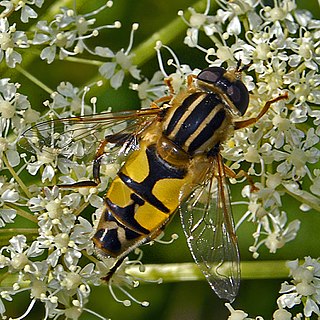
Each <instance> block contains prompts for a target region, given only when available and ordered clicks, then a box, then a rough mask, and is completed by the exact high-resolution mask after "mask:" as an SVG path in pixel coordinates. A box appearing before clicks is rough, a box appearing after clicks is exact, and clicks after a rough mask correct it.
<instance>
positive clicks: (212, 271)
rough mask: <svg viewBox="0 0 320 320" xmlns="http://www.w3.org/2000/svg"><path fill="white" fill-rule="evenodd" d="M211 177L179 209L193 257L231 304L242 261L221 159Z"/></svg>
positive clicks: (216, 163)
mask: <svg viewBox="0 0 320 320" xmlns="http://www.w3.org/2000/svg"><path fill="white" fill-rule="evenodd" d="M211 174H212V176H211V178H210V179H208V181H207V182H206V183H204V185H201V186H199V187H197V188H196V189H195V190H194V191H193V193H192V194H191V196H190V197H189V199H188V200H187V201H186V202H185V203H183V204H182V205H181V207H180V216H181V220H182V225H183V229H184V232H185V235H186V237H187V243H188V246H189V249H190V251H191V254H192V256H193V258H194V260H195V262H196V263H197V265H198V266H199V268H200V269H201V271H202V272H203V274H204V275H205V277H206V279H207V281H208V282H209V284H210V286H211V288H212V289H213V290H214V291H215V292H216V294H217V295H218V296H219V297H220V298H222V299H226V300H228V301H230V302H232V301H233V300H234V299H235V297H236V295H237V293H238V289H239V284H240V258H239V250H238V245H237V238H236V235H235V231H234V223H233V218H232V212H231V205H230V200H229V192H228V186H227V184H226V183H225V174H224V167H223V163H222V159H221V156H220V155H218V156H217V157H216V158H215V161H214V162H213V172H212V173H211Z"/></svg>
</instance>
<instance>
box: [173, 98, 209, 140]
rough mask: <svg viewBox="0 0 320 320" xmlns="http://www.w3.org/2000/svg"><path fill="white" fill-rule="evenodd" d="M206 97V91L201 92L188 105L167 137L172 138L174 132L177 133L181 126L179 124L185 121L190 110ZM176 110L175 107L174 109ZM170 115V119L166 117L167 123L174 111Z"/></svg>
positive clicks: (174, 134)
mask: <svg viewBox="0 0 320 320" xmlns="http://www.w3.org/2000/svg"><path fill="white" fill-rule="evenodd" d="M205 97H206V93H203V94H201V95H200V96H199V97H198V98H197V99H196V100H195V101H194V102H193V103H192V104H191V105H190V106H188V108H187V110H186V112H185V113H184V114H183V115H182V117H181V118H180V119H179V121H178V123H177V124H176V125H175V127H174V129H173V130H172V131H171V133H170V134H169V138H174V137H175V136H176V134H177V133H178V131H179V129H180V128H181V125H182V124H183V123H184V122H185V120H186V119H187V117H188V116H189V115H190V114H191V113H192V111H193V110H194V109H195V108H196V107H197V105H198V104H199V103H200V102H201V101H202V100H203V99H204V98H205ZM175 110H177V109H175ZM175 110H173V112H172V113H171V115H170V119H168V122H167V123H169V122H170V121H171V119H172V116H173V115H174V111H175Z"/></svg>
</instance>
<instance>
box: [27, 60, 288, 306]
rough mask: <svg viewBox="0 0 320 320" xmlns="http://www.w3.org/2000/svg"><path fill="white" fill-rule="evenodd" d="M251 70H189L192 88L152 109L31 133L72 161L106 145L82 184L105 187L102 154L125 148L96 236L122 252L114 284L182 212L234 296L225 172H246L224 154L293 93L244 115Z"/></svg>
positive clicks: (104, 246)
mask: <svg viewBox="0 0 320 320" xmlns="http://www.w3.org/2000/svg"><path fill="white" fill-rule="evenodd" d="M243 70H244V68H243V69H240V63H239V64H238V66H237V67H236V68H234V69H228V70H226V69H224V68H222V67H209V68H207V69H204V70H202V71H201V72H200V73H199V74H198V75H197V76H189V77H188V79H187V86H186V89H185V90H181V91H180V92H178V93H177V94H176V95H174V94H173V92H172V90H171V94H170V96H168V97H163V98H161V99H159V100H158V101H156V102H154V103H152V105H151V107H150V108H149V109H143V110H138V111H124V112H116V113H101V114H96V115H92V116H80V117H71V118H63V119H56V120H51V121H47V122H43V123H39V124H37V125H35V126H34V127H31V128H30V129H29V130H27V131H26V132H25V133H24V135H23V138H22V140H25V141H27V143H26V145H28V148H29V149H33V150H35V149H39V148H40V149H41V148H49V147H50V148H54V149H58V150H59V152H60V153H61V154H63V155H65V156H66V157H69V156H71V155H73V153H74V152H75V150H78V149H79V144H81V145H82V146H83V145H85V146H87V147H88V146H89V145H91V146H95V144H94V142H97V143H98V144H99V145H98V147H97V149H96V152H95V158H94V161H93V177H94V181H91V182H77V183H74V184H73V185H72V186H73V187H82V186H83V187H87V186H95V185H98V184H99V183H100V167H101V161H102V159H103V158H107V160H108V161H109V162H110V163H112V162H114V161H116V159H117V158H118V157H119V156H120V155H123V154H125V156H126V157H125V161H124V164H123V165H122V167H121V169H120V170H119V172H118V173H117V176H116V178H115V179H114V180H113V181H112V183H111V184H110V186H109V187H108V189H107V191H106V194H105V196H104V205H103V210H102V211H103V212H102V215H101V218H100V221H99V223H98V225H97V228H96V231H95V234H94V235H93V237H92V241H93V242H94V244H95V247H96V249H97V251H98V252H99V253H101V254H102V255H104V256H108V257H109V256H110V257H115V258H117V260H116V263H115V264H114V266H113V267H112V268H111V269H110V272H109V274H108V275H107V276H106V277H105V278H104V279H105V280H109V279H110V278H111V277H112V274H113V273H114V272H115V271H116V270H117V268H118V267H119V266H120V264H121V263H122V261H123V260H124V258H125V257H126V256H127V255H128V254H129V253H130V252H132V251H133V250H134V249H135V248H137V247H139V246H141V245H143V244H145V243H148V242H150V241H151V240H153V239H155V238H156V237H158V236H159V234H160V233H161V232H162V231H163V230H164V229H165V227H166V226H167V225H168V223H169V222H170V221H171V219H172V218H173V216H174V214H175V212H176V211H177V210H179V211H180V217H181V222H182V226H183V229H184V233H185V235H186V238H187V243H188V246H189V249H190V251H191V254H192V256H193V258H194V260H195V262H196V263H197V265H198V266H199V268H200V269H201V271H202V272H203V274H204V276H205V278H206V279H207V281H208V283H209V284H210V286H211V287H212V289H213V290H214V291H215V292H216V294H217V295H218V296H219V297H220V298H223V299H226V300H229V301H233V300H234V299H235V297H236V295H237V292H238V289H239V282H240V258H239V250H238V245H237V237H236V234H235V230H234V223H233V217H232V213H231V205H230V200H229V192H228V187H227V183H226V178H227V177H237V176H238V175H237V174H236V173H235V172H233V171H232V170H231V169H230V168H228V167H227V166H226V165H225V164H224V163H223V159H222V156H221V154H220V150H221V148H222V144H223V143H224V142H225V141H226V140H227V139H228V138H229V137H230V136H232V134H233V132H234V131H235V130H238V129H241V128H244V127H247V126H249V125H252V124H254V123H255V122H257V121H258V120H259V119H260V118H261V117H262V116H263V115H264V114H265V113H266V112H267V110H268V109H269V108H270V106H271V105H272V104H273V103H275V102H277V101H280V100H282V99H286V98H287V94H283V95H280V96H278V97H277V98H274V99H272V100H269V101H268V102H267V103H266V104H265V106H264V107H263V108H262V110H261V111H260V113H259V114H258V115H257V117H255V118H249V119H241V117H242V116H243V115H244V114H245V113H246V110H247V108H248V104H249V93H248V90H247V88H246V86H245V85H244V83H243V82H242V81H241V73H242V71H243ZM167 83H168V85H169V88H170V80H168V81H167ZM159 104H160V105H159ZM101 133H102V135H103V137H102V138H101V137H100V138H99V136H98V135H99V134H101ZM100 139H102V140H101V141H99V140H100ZM75 146H76V147H75ZM83 148H84V149H86V147H83Z"/></svg>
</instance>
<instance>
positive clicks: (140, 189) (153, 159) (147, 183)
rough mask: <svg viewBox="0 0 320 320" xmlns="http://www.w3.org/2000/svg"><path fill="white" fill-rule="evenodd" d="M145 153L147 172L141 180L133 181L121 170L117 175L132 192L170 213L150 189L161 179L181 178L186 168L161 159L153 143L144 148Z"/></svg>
mask: <svg viewBox="0 0 320 320" xmlns="http://www.w3.org/2000/svg"><path fill="white" fill-rule="evenodd" d="M146 154H147V159H148V164H149V174H148V176H147V177H146V178H145V179H144V180H143V181H141V182H136V181H133V180H132V179H131V178H130V177H128V176H127V175H125V174H124V173H122V172H121V171H120V172H119V173H118V176H119V178H120V179H121V180H122V181H123V182H124V183H125V184H126V185H127V186H128V187H129V188H130V189H131V190H132V191H133V192H135V193H136V194H137V195H139V196H140V197H141V198H143V199H144V200H145V201H147V202H148V203H150V204H151V205H153V206H154V207H156V208H157V209H159V210H160V211H162V212H164V213H170V210H169V209H168V208H167V207H166V206H165V205H164V204H163V203H162V202H161V201H160V200H159V199H158V198H156V197H155V196H154V195H153V193H152V190H153V188H154V186H155V184H156V183H157V182H158V181H159V180H161V179H183V178H184V177H185V175H186V170H185V169H177V168H175V167H173V166H171V165H170V164H169V163H168V162H166V161H164V160H163V159H161V158H160V156H159V155H158V153H157V151H156V146H155V145H151V146H149V147H148V148H147V149H146Z"/></svg>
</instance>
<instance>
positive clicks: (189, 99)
mask: <svg viewBox="0 0 320 320" xmlns="http://www.w3.org/2000/svg"><path fill="white" fill-rule="evenodd" d="M203 94H204V93H203V92H196V93H193V94H191V95H190V96H188V97H187V98H186V99H184V101H183V102H182V104H181V105H180V106H179V107H178V108H177V109H176V110H175V111H174V113H173V115H172V117H171V119H170V122H169V124H168V126H167V128H166V130H165V131H164V134H165V135H166V136H168V135H170V133H171V132H172V131H173V130H174V128H175V127H176V125H177V123H178V122H179V121H180V119H181V117H182V116H183V114H184V113H185V112H186V111H187V109H188V108H189V107H190V106H191V105H192V103H193V102H194V101H195V100H197V99H198V98H199V97H200V96H201V95H203Z"/></svg>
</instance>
